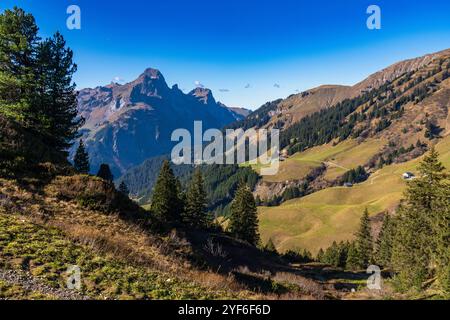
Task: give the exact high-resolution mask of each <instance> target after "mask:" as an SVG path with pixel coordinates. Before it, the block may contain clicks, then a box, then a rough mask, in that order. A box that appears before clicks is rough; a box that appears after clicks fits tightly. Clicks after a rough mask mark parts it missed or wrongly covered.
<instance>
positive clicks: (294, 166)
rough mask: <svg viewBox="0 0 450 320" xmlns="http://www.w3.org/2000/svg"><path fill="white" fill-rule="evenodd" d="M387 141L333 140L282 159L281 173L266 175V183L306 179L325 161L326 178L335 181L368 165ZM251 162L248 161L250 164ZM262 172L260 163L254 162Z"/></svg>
mask: <svg viewBox="0 0 450 320" xmlns="http://www.w3.org/2000/svg"><path fill="white" fill-rule="evenodd" d="M385 144H386V142H385V141H384V140H382V139H369V140H367V141H365V142H363V143H358V142H357V141H356V140H352V139H348V140H345V141H343V142H341V143H339V144H337V145H333V144H332V143H329V144H325V145H322V146H317V147H314V148H311V149H309V150H306V151H304V152H299V153H296V154H295V155H293V156H291V157H289V158H287V159H286V160H285V161H282V162H280V168H279V171H278V174H276V175H274V176H264V177H263V180H264V181H266V182H285V181H293V180H302V179H304V178H305V177H306V176H307V175H308V174H309V173H310V172H311V171H312V170H313V169H315V168H317V167H320V166H321V165H322V164H325V165H326V167H327V171H326V174H325V179H327V180H330V181H333V180H335V179H336V178H338V177H339V176H341V175H343V174H344V173H345V172H346V171H348V170H351V169H354V168H356V167H358V166H359V165H364V164H366V163H367V162H368V161H369V160H370V159H371V158H372V157H373V156H374V155H375V154H377V153H378V152H379V151H380V149H381V148H382V147H383V146H384V145H385ZM246 165H248V164H246ZM252 167H253V169H254V170H256V171H258V172H259V170H260V169H261V166H260V165H252Z"/></svg>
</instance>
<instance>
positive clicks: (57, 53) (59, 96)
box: [32, 32, 83, 151]
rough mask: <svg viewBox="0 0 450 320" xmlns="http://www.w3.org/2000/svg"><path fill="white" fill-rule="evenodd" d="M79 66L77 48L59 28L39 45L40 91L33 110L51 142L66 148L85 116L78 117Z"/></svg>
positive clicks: (50, 143)
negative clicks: (72, 47) (75, 78)
mask: <svg viewBox="0 0 450 320" xmlns="http://www.w3.org/2000/svg"><path fill="white" fill-rule="evenodd" d="M76 70H77V66H76V65H75V64H74V63H73V52H72V50H70V49H69V48H67V47H66V41H65V40H64V38H63V36H62V35H61V34H60V33H59V32H58V33H56V34H55V35H54V36H53V37H52V38H49V39H46V40H45V41H43V42H41V43H39V45H38V46H37V54H36V76H37V80H36V84H37V94H36V96H35V98H34V99H33V102H32V104H33V105H32V112H33V113H34V114H35V115H37V116H38V117H39V120H40V131H41V132H42V133H45V137H47V138H46V140H47V143H48V144H49V145H50V146H51V147H53V148H55V149H56V150H59V151H65V150H66V149H67V148H68V147H70V146H71V144H72V141H73V140H74V139H75V138H76V137H77V136H78V134H77V132H78V129H79V128H80V127H81V125H82V123H83V119H81V118H78V117H77V114H78V112H77V93H76V88H75V84H74V83H73V82H72V76H73V74H74V73H75V72H76Z"/></svg>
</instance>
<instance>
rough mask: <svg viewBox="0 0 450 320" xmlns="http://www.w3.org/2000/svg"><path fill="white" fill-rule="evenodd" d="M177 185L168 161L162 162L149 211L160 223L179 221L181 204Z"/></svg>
mask: <svg viewBox="0 0 450 320" xmlns="http://www.w3.org/2000/svg"><path fill="white" fill-rule="evenodd" d="M178 189H179V188H178V183H177V179H176V178H175V175H174V174H173V171H172V168H171V167H170V163H169V161H164V163H163V165H162V168H161V171H160V173H159V177H158V180H157V181H156V185H155V189H154V192H153V197H152V201H151V211H152V212H153V214H154V215H155V216H156V218H157V219H159V220H160V222H162V223H164V222H178V221H180V212H181V211H182V204H181V201H180V198H179V193H178V191H179V190H178Z"/></svg>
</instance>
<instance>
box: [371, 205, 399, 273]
mask: <svg viewBox="0 0 450 320" xmlns="http://www.w3.org/2000/svg"><path fill="white" fill-rule="evenodd" d="M393 223H394V222H393V221H392V219H391V217H390V215H389V213H387V212H386V213H385V215H384V220H383V225H382V226H381V230H380V233H379V235H378V239H377V244H376V255H375V260H376V263H377V264H378V265H379V266H383V267H389V266H390V265H391V257H392V245H393V238H394V226H393Z"/></svg>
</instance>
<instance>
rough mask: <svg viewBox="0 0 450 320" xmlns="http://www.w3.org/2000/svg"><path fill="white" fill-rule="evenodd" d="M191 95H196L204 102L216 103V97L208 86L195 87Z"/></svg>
mask: <svg viewBox="0 0 450 320" xmlns="http://www.w3.org/2000/svg"><path fill="white" fill-rule="evenodd" d="M189 95H191V96H194V97H196V98H197V99H198V100H199V101H200V102H202V103H203V104H216V99H214V96H213V94H212V92H211V90H210V89H208V88H202V87H198V88H195V89H194V90H192V91H191V92H190V93H189Z"/></svg>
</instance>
